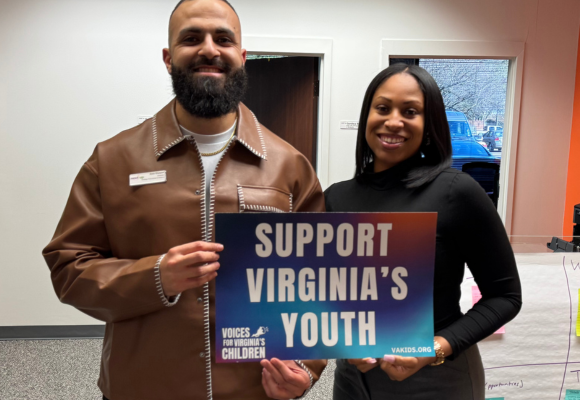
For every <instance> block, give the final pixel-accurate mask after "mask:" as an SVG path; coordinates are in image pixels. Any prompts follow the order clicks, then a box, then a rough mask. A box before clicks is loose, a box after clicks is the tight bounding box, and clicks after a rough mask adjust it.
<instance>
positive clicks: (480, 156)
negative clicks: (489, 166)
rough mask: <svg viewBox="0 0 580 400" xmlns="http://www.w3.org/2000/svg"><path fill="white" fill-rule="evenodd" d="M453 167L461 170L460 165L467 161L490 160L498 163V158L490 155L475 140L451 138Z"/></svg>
mask: <svg viewBox="0 0 580 400" xmlns="http://www.w3.org/2000/svg"><path fill="white" fill-rule="evenodd" d="M451 147H452V148H453V164H452V165H451V166H452V167H453V168H456V169H458V170H460V171H461V167H462V166H463V164H465V163H469V162H490V163H494V164H497V165H499V163H500V160H499V159H498V158H495V157H494V156H492V155H491V153H490V152H489V151H487V150H486V149H485V148H484V147H483V146H482V145H480V144H479V143H477V142H476V141H475V140H453V139H451Z"/></svg>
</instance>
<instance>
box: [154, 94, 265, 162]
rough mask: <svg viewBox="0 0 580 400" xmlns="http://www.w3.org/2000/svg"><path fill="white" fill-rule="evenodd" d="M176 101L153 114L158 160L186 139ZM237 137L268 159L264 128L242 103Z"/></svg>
mask: <svg viewBox="0 0 580 400" xmlns="http://www.w3.org/2000/svg"><path fill="white" fill-rule="evenodd" d="M175 102H176V100H175V99H173V100H172V101H171V102H170V103H169V104H167V105H166V106H165V107H163V108H162V109H161V110H160V111H159V112H158V113H157V114H155V115H154V116H153V125H152V129H153V152H154V153H155V157H156V158H157V160H159V157H161V156H162V155H163V154H164V153H165V152H167V150H169V149H171V148H172V147H173V146H175V145H176V144H178V143H181V142H182V141H183V140H184V139H185V138H184V136H183V135H182V134H181V129H180V128H179V123H178V122H177V117H176V116H175ZM235 137H236V140H237V141H238V142H240V143H241V144H242V145H243V146H244V147H245V148H247V149H248V150H249V151H251V152H252V154H254V155H256V156H258V157H260V158H261V159H263V160H266V155H267V152H266V144H265V142H264V135H263V134H262V128H261V127H260V124H259V123H258V119H257V118H256V116H255V115H254V113H253V112H252V111H250V109H249V108H248V107H246V106H245V105H244V104H242V103H240V105H239V106H238V129H237V132H236V136H235Z"/></svg>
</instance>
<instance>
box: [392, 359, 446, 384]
mask: <svg viewBox="0 0 580 400" xmlns="http://www.w3.org/2000/svg"><path fill="white" fill-rule="evenodd" d="M435 360H436V358H435V357H401V356H391V355H387V356H385V357H384V359H383V360H382V361H381V369H382V370H383V371H385V372H386V373H387V375H389V378H391V379H392V380H394V381H402V380H405V379H407V378H408V377H410V376H411V375H413V374H414V373H416V372H417V371H419V370H420V369H421V368H423V367H424V366H426V365H429V364H431V363H432V362H435Z"/></svg>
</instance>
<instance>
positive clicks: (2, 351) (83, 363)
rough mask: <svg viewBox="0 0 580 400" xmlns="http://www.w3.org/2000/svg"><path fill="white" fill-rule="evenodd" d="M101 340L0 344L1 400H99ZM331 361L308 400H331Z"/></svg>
mask: <svg viewBox="0 0 580 400" xmlns="http://www.w3.org/2000/svg"><path fill="white" fill-rule="evenodd" d="M101 345H102V341H101V340H93V339H86V340H27V341H0V399H1V400H100V399H102V395H101V393H100V391H99V389H98V388H97V384H96V382H97V377H98V375H99V361H100V358H99V356H100V353H101ZM334 367H335V364H334V362H333V361H331V362H330V363H329V366H328V367H327V368H326V370H325V371H324V373H323V375H322V378H321V379H320V381H319V382H318V383H317V384H316V386H315V387H314V389H313V390H312V392H310V394H309V395H308V396H307V397H306V398H307V399H308V400H327V399H331V398H332V376H333V374H332V372H333V371H334Z"/></svg>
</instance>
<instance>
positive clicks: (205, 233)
mask: <svg viewBox="0 0 580 400" xmlns="http://www.w3.org/2000/svg"><path fill="white" fill-rule="evenodd" d="M236 140H237V135H236V136H234V137H233V138H232V139H231V140H230V142H229V143H228V146H227V147H226V148H225V149H224V154H223V155H222V157H221V158H220V159H219V161H218V163H217V164H216V166H215V169H214V172H213V175H212V177H211V182H210V184H209V190H210V199H209V215H207V206H208V205H207V204H206V201H205V200H206V193H205V191H206V187H205V179H206V176H205V169H204V168H203V160H202V158H201V157H202V156H201V153H200V151H199V149H198V148H197V143H196V144H195V147H196V149H197V156H198V158H199V164H200V167H201V186H202V188H203V189H202V199H201V225H202V238H203V240H204V241H205V242H210V241H211V235H212V230H213V217H214V201H215V189H214V182H215V176H216V174H217V170H218V167H219V166H220V164H221V162H222V160H223V158H224V157H225V155H226V153H227V152H228V149H229V148H230V146H231V145H232V142H234V141H236ZM206 221H207V224H206ZM206 225H207V229H206ZM203 333H204V340H205V350H204V351H205V354H204V355H205V381H206V386H207V399H208V400H213V386H212V380H211V341H210V334H211V332H210V323H209V282H207V283H205V284H204V285H203Z"/></svg>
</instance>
